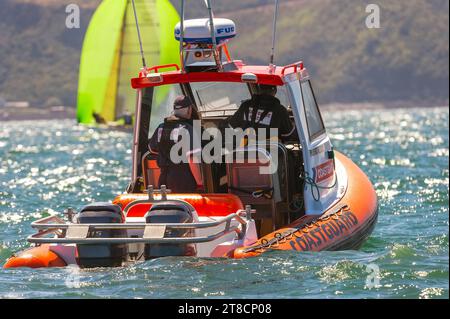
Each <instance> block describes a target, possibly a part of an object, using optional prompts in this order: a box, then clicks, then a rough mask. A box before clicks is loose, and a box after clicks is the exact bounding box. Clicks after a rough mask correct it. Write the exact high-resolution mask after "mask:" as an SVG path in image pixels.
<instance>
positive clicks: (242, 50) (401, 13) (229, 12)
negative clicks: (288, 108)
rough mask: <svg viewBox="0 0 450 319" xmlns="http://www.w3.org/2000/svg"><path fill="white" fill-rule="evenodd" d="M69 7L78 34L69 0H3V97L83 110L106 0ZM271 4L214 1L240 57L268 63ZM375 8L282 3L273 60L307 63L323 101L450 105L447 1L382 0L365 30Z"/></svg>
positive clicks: (307, 0)
mask: <svg viewBox="0 0 450 319" xmlns="http://www.w3.org/2000/svg"><path fill="white" fill-rule="evenodd" d="M173 2H174V4H175V6H178V3H179V1H177V0H173ZM71 3H78V4H80V6H81V24H82V25H81V28H80V29H66V28H65V23H64V22H65V19H66V13H65V7H66V5H67V4H68V3H67V1H65V0H14V1H13V0H0V45H1V50H0V96H3V98H6V99H10V100H29V101H30V102H32V104H34V105H45V104H46V103H48V100H49V99H54V98H58V99H60V100H61V101H62V102H63V103H64V104H67V105H75V104H76V90H77V81H78V79H77V77H78V65H79V58H80V52H81V46H82V42H83V36H84V33H85V30H86V28H87V26H88V23H89V19H90V17H91V16H92V14H93V12H94V10H95V7H96V5H97V4H98V3H100V1H99V0H89V1H86V0H73V1H71ZM187 3H188V5H187V8H186V11H187V12H186V15H187V18H194V17H201V16H206V14H207V12H206V9H205V8H204V2H203V0H198V1H194V0H189V1H187ZM272 3H273V1H271V0H244V1H243V0H239V1H238V0H227V1H217V0H216V1H214V0H213V5H214V7H215V11H216V16H217V17H227V18H231V19H233V20H234V21H235V22H236V25H237V28H238V33H239V35H238V37H237V38H236V39H235V40H233V42H232V44H231V45H230V47H231V49H232V52H233V57H234V58H237V59H242V60H244V61H246V62H247V63H264V64H265V63H268V60H269V54H270V46H271V27H272V15H273V6H272ZM369 3H371V1H361V0H340V1H333V0H320V1H313V0H284V1H283V0H280V4H281V5H280V12H279V21H278V22H279V24H278V38H277V51H276V63H277V64H279V65H281V64H288V63H292V62H295V61H297V60H299V59H301V60H303V61H304V62H305V64H306V65H307V67H308V68H309V70H310V73H311V74H312V76H313V79H314V82H315V86H316V88H317V89H318V91H319V94H318V95H319V96H320V101H321V102H323V103H328V102H343V103H348V102H366V101H369V102H392V101H399V100H401V101H408V102H411V103H410V104H411V105H427V104H428V105H435V104H443V103H448V93H449V89H448V86H449V74H448V69H449V55H448V54H449V29H448V27H449V2H448V0H401V1H389V0H379V1H377V4H379V6H380V8H381V27H380V28H379V29H368V28H367V27H366V25H365V20H366V17H367V15H368V13H366V11H365V9H366V5H367V4H369ZM136 50H138V48H136ZM136 68H137V69H138V68H139V66H136Z"/></svg>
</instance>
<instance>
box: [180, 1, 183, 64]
mask: <svg viewBox="0 0 450 319" xmlns="http://www.w3.org/2000/svg"><path fill="white" fill-rule="evenodd" d="M183 42H184V0H181V21H180V62H181V70H182V71H183V72H184V50H183V46H184V43H183Z"/></svg>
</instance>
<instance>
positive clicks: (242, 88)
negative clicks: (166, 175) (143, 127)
mask: <svg viewBox="0 0 450 319" xmlns="http://www.w3.org/2000/svg"><path fill="white" fill-rule="evenodd" d="M153 90H154V91H153V92H149V93H150V94H153V96H152V97H151V100H152V102H151V114H150V127H149V134H151V133H152V132H153V131H154V130H156V128H157V127H158V125H159V124H161V123H163V122H164V118H166V117H168V116H170V115H171V114H172V112H173V102H174V101H175V99H176V97H177V96H179V95H182V94H186V93H183V92H189V91H192V97H193V98H194V99H195V104H196V105H197V108H198V113H199V116H200V118H202V119H213V118H215V119H218V118H219V119H220V118H226V117H229V116H232V115H233V114H234V113H235V112H236V111H237V109H238V108H239V107H240V105H241V104H242V102H243V101H245V100H248V99H250V98H251V97H252V93H253V94H257V93H258V91H259V90H258V85H256V84H246V83H235V82H192V83H189V84H183V85H179V84H174V85H163V86H157V87H154V88H153ZM276 97H277V98H278V99H279V100H280V102H281V104H282V105H284V106H285V107H288V106H289V103H288V98H287V94H286V88H285V87H283V86H279V87H278V88H277V94H276ZM148 104H150V103H148Z"/></svg>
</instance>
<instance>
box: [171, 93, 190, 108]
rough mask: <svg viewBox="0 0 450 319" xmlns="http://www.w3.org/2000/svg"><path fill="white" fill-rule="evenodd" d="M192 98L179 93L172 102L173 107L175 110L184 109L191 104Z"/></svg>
mask: <svg viewBox="0 0 450 319" xmlns="http://www.w3.org/2000/svg"><path fill="white" fill-rule="evenodd" d="M193 105H194V103H192V100H191V99H190V98H189V97H188V96H184V95H180V96H179V97H177V98H176V99H175V102H173V108H174V109H175V110H179V109H184V108H186V107H190V106H193Z"/></svg>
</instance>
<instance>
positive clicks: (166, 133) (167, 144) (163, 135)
mask: <svg viewBox="0 0 450 319" xmlns="http://www.w3.org/2000/svg"><path fill="white" fill-rule="evenodd" d="M181 129H186V130H187V131H188V132H189V134H192V132H193V127H192V120H186V119H180V118H177V117H169V118H166V119H165V120H164V123H163V124H162V125H160V127H159V128H158V148H159V156H158V165H159V166H160V167H162V166H172V165H177V164H178V163H173V162H172V161H171V160H170V151H171V149H172V147H173V146H174V145H175V144H176V143H177V142H178V141H180V140H181V138H182V137H181V134H180V133H179V132H180V130H181Z"/></svg>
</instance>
